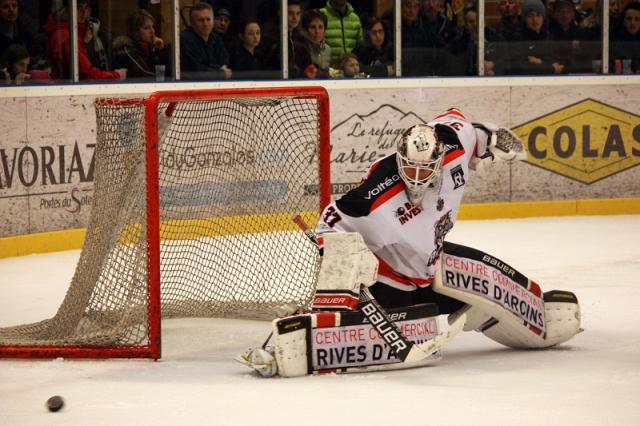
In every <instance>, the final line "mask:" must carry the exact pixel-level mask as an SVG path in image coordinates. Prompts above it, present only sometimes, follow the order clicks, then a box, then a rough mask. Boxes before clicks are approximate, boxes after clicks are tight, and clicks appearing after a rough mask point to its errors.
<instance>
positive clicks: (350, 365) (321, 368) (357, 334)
mask: <svg viewBox="0 0 640 426" xmlns="http://www.w3.org/2000/svg"><path fill="white" fill-rule="evenodd" d="M388 314H389V316H390V317H391V319H392V320H394V321H395V322H396V324H397V325H398V327H399V328H400V330H401V331H402V332H403V333H404V334H405V335H406V336H407V338H408V339H409V340H411V341H413V342H427V341H429V340H431V339H433V338H434V337H436V336H437V335H438V330H440V329H441V327H443V325H444V324H443V323H442V322H443V321H444V322H446V318H445V317H444V316H435V315H436V314H437V307H436V306H435V305H431V304H425V305H417V306H411V307H407V308H397V309H390V310H389V311H388ZM443 328H444V327H443ZM273 332H274V333H273V336H274V345H275V351H274V355H275V358H276V361H277V364H278V373H279V375H280V376H284V377H294V376H303V375H307V374H320V373H352V372H365V371H376V370H393V369H400V368H411V367H419V366H424V365H430V364H433V363H436V362H438V361H439V360H440V359H441V357H442V355H441V351H440V350H439V348H436V349H435V350H433V352H431V355H430V356H428V357H426V358H424V359H421V360H418V361H412V362H399V360H398V359H397V358H396V356H395V355H394V354H393V352H392V351H391V350H390V348H389V346H388V345H387V344H386V343H385V341H384V340H383V338H382V337H381V336H380V335H379V334H378V332H377V331H376V330H375V328H374V327H372V325H371V324H369V323H368V322H367V321H366V320H365V317H364V315H363V314H362V312H361V311H344V312H314V313H309V314H302V315H295V316H291V317H287V318H282V319H276V320H274V322H273Z"/></svg>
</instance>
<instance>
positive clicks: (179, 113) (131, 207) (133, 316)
mask: <svg viewBox="0 0 640 426" xmlns="http://www.w3.org/2000/svg"><path fill="white" fill-rule="evenodd" d="M95 109H96V123H97V132H96V133H97V144H96V154H95V155H96V159H95V170H96V172H95V182H94V197H93V198H94V199H93V206H92V211H91V217H90V220H89V225H88V227H87V232H86V237H85V241H84V245H83V248H82V251H81V253H80V258H79V260H78V264H77V266H76V271H75V273H74V276H73V279H72V282H71V284H70V286H69V288H68V290H67V293H66V295H65V298H64V300H63V302H62V304H61V306H60V308H59V309H58V312H57V313H56V315H55V316H54V317H52V318H50V319H47V320H43V321H40V322H38V323H33V324H24V325H15V326H10V327H4V328H0V357H14V358H17V357H21V358H38V357H42V358H51V357H67V358H73V357H76V358H77V357H80V358H112V357H127V358H134V357H147V358H156V359H157V358H160V356H161V344H160V341H161V319H162V318H170V317H238V318H265V319H269V318H275V317H278V316H282V315H286V314H289V313H292V312H293V311H295V310H296V309H300V308H305V307H307V306H308V304H309V302H310V300H311V298H312V295H313V291H314V288H315V280H316V278H317V270H318V267H319V258H318V255H317V253H316V250H315V248H313V247H310V245H309V244H308V242H307V241H306V237H305V236H304V235H303V234H302V233H300V232H299V231H297V228H296V225H295V224H294V223H293V222H292V220H291V218H292V217H293V216H294V215H296V214H297V213H299V212H303V215H304V216H305V219H306V220H309V221H311V222H314V221H316V220H317V219H318V215H319V213H320V211H321V210H322V208H323V207H324V206H326V205H327V204H328V203H329V201H330V197H331V194H330V192H331V186H330V173H329V153H330V148H329V132H330V128H329V101H328V95H327V92H326V91H325V90H324V89H323V88H320V87H288V88H252V89H219V90H186V91H163V92H156V93H153V94H151V95H150V96H148V97H146V98H143V99H140V98H136V99H97V100H96V102H95ZM0 291H1V290H0Z"/></svg>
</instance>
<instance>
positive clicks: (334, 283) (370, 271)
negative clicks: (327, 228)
mask: <svg viewBox="0 0 640 426" xmlns="http://www.w3.org/2000/svg"><path fill="white" fill-rule="evenodd" d="M322 238H323V240H324V247H323V250H324V255H323V256H322V263H321V264H320V272H319V274H318V283H317V285H316V294H315V296H314V298H313V302H312V305H311V306H312V308H313V309H314V310H353V309H357V307H358V303H359V295H360V286H362V285H364V286H367V287H368V286H370V285H371V284H373V283H374V282H375V280H376V276H377V274H378V259H376V257H375V256H374V255H373V253H371V250H369V248H368V247H367V246H366V244H365V243H364V240H363V239H362V236H361V235H360V234H359V233H357V232H330V233H325V234H323V235H322Z"/></svg>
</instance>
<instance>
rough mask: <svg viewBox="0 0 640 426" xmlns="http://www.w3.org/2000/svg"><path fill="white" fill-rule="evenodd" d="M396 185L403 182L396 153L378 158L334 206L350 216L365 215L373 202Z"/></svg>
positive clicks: (369, 210)
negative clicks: (363, 176)
mask: <svg viewBox="0 0 640 426" xmlns="http://www.w3.org/2000/svg"><path fill="white" fill-rule="evenodd" d="M396 185H404V184H403V183H402V179H400V175H399V174H398V164H397V163H396V154H392V155H389V156H387V157H385V158H383V159H382V160H380V161H379V162H378V164H377V166H376V167H375V168H374V169H373V170H372V171H371V173H369V176H367V177H366V178H365V179H364V180H363V181H362V183H360V185H359V186H358V187H357V188H354V189H352V190H351V191H349V192H347V193H346V194H344V195H343V196H342V197H341V198H340V199H339V200H337V201H336V206H337V207H338V209H340V211H341V212H343V213H345V214H347V215H349V216H352V217H362V216H367V215H369V213H370V212H371V209H372V207H373V205H374V203H375V202H376V201H377V200H378V199H380V197H382V196H384V194H386V193H387V192H389V191H390V190H391V189H392V188H394V187H395V186H396Z"/></svg>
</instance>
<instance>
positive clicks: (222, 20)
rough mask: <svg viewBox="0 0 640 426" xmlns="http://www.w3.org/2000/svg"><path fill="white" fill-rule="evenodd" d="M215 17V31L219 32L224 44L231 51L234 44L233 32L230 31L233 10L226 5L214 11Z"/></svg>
mask: <svg viewBox="0 0 640 426" xmlns="http://www.w3.org/2000/svg"><path fill="white" fill-rule="evenodd" d="M214 16H215V17H214V18H213V31H215V32H216V34H218V36H219V37H220V39H222V44H224V47H225V48H226V49H227V51H229V50H230V49H231V48H232V47H233V44H234V41H235V40H233V38H232V36H231V32H230V31H229V27H230V26H231V12H229V9H227V8H226V7H221V8H220V9H218V10H217V11H216V12H215V13H214Z"/></svg>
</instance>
